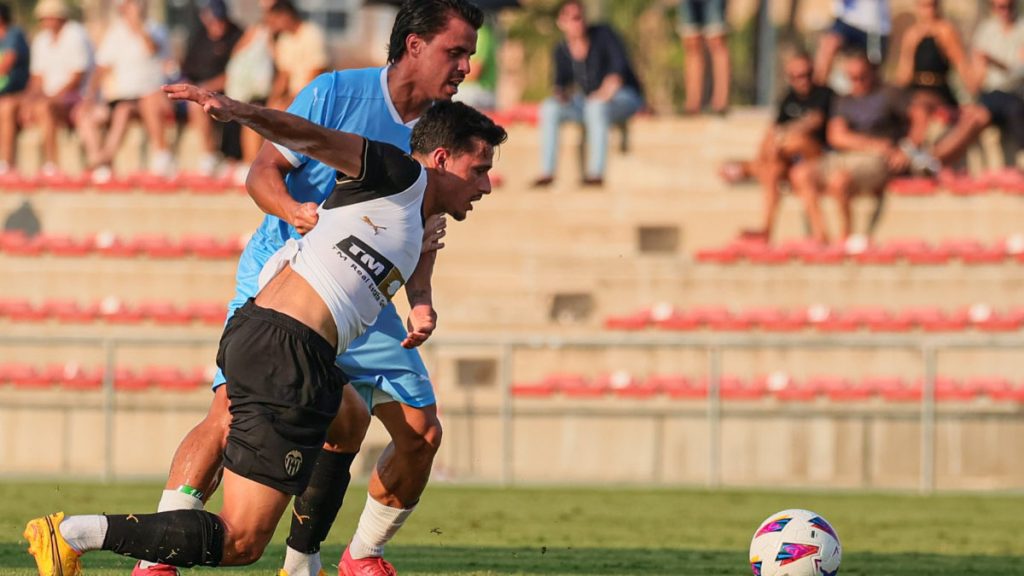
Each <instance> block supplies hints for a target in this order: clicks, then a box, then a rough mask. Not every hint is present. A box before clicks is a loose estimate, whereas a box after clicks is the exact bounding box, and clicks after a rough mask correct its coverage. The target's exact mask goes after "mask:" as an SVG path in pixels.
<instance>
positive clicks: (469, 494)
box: [0, 483, 1024, 576]
mask: <svg viewBox="0 0 1024 576" xmlns="http://www.w3.org/2000/svg"><path fill="white" fill-rule="evenodd" d="M159 490H160V489H159V487H157V486H155V485H137V484H115V485H110V486H105V485H96V484H55V483H33V484H29V483H4V484H0V502H2V503H3V504H2V506H0V575H2V576H8V575H10V576H29V575H32V574H34V571H33V566H34V565H33V563H32V560H31V558H30V557H29V556H28V555H27V554H26V553H25V552H24V548H25V544H24V542H22V541H21V530H22V528H23V526H24V523H25V521H26V520H27V519H29V518H31V517H33V516H38V515H41V514H43V513H47V512H51V511H55V510H65V511H67V512H68V513H72V514H75V513H95V512H108V513H127V512H139V511H147V510H151V509H152V508H153V507H154V505H155V499H156V498H157V497H158V495H159ZM364 494H365V492H364V491H362V490H360V489H355V488H353V490H352V491H350V493H349V502H348V504H347V505H346V506H345V508H344V509H343V511H342V514H341V516H340V517H339V520H338V523H337V525H336V527H335V531H334V532H333V533H332V535H331V538H330V539H329V541H328V542H327V543H326V544H325V546H324V559H325V561H326V562H327V563H329V564H333V563H334V562H336V560H337V557H338V555H339V554H340V552H341V550H342V548H343V542H344V541H346V540H347V539H348V537H349V536H350V534H351V531H352V530H353V529H354V526H355V521H356V518H357V516H358V514H359V512H360V510H361V509H362V502H363V497H364ZM790 507H801V508H809V509H812V510H815V511H817V512H819V513H821V514H823V515H825V516H826V517H827V518H828V519H829V520H830V521H831V522H832V524H833V525H834V526H835V527H836V530H837V531H838V532H839V535H840V537H842V540H843V545H844V554H843V566H842V570H841V572H840V573H841V574H843V575H844V576H854V575H858V576H867V575H871V576H887V575H901V576H903V575H905V576H912V575H913V576H917V575H920V576H925V575H928V576H935V575H945V574H948V575H950V576H953V575H955V576H970V575H986V576H993V575H999V576H1005V575H1016V574H1020V575H1024V538H1022V537H1021V533H1022V526H1024V521H1022V520H1021V518H1022V512H1024V497H1021V496H1015V495H943V496H933V497H919V496H914V495H903V494H864V493H812V494H800V493H796V492H783V493H759V492H747V491H742V492H741V491H721V492H704V491H699V490H638V489H626V488H607V489H577V488H549V489H542V488H517V489H511V490H499V489H492V488H476V487H459V486H444V485H440V486H435V487H432V488H431V489H430V490H429V491H428V493H427V494H426V495H425V496H424V499H423V501H422V504H421V505H420V508H419V509H418V510H417V512H416V513H415V514H414V515H413V516H412V517H411V518H410V520H409V521H408V523H407V524H406V526H405V527H404V528H403V530H402V532H401V533H400V534H399V536H398V538H397V539H396V540H395V542H394V543H392V545H390V546H389V548H388V553H387V555H388V558H389V559H391V560H392V561H393V562H394V563H395V565H396V567H397V568H398V570H399V573H400V574H402V575H403V576H414V575H415V576H426V575H436V576H441V575H444V576H454V575H459V576H470V575H472V576H484V575H496V574H522V575H535V574H537V575H539V574H544V575H554V574H565V575H576V576H583V575H587V576H611V575H633V574H638V575H639V574H655V575H665V576H676V575H690V574H693V575H711V574H729V575H737V576H739V575H744V574H749V573H750V572H749V570H748V569H747V564H746V549H747V545H748V543H749V539H750V536H751V533H752V532H753V530H754V529H755V528H756V527H757V525H758V523H759V522H760V521H761V520H762V519H763V518H764V517H766V516H768V515H769V514H771V513H773V512H775V511H777V510H781V509H783V508H790ZM214 508H216V504H214ZM282 528H283V530H279V531H278V534H277V536H276V537H275V539H274V544H273V545H272V546H271V548H270V549H268V551H267V553H266V554H265V555H264V559H263V560H261V561H260V562H259V563H258V564H256V565H255V566H251V567H248V568H244V569H232V570H228V571H227V573H229V574H254V575H255V574H261V575H273V574H276V570H277V568H278V567H279V562H280V559H281V558H282V557H283V544H282V542H283V540H284V536H285V532H284V530H286V529H287V525H282ZM131 565H132V561H131V560H128V559H125V558H121V557H118V556H115V555H113V554H110V553H106V552H96V553H92V554H89V555H88V556H87V557H86V558H85V559H84V566H85V569H86V574H89V575H95V576H112V575H115V574H116V575H119V576H120V575H127V574H128V572H129V570H130V568H131ZM183 572H184V573H185V574H200V573H202V574H215V573H216V572H215V571H213V570H212V569H202V570H200V569H194V570H184V571H183ZM330 572H331V573H332V575H333V573H334V570H333V569H332V570H330Z"/></svg>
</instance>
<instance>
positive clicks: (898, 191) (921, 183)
mask: <svg viewBox="0 0 1024 576" xmlns="http://www.w3.org/2000/svg"><path fill="white" fill-rule="evenodd" d="M887 191H888V192H889V193H891V194H893V195H896V196H932V195H934V194H935V193H936V192H937V191H938V183H937V182H935V180H933V179H931V178H916V177H910V178H893V179H892V180H891V181H890V182H889V184H888V186H887Z"/></svg>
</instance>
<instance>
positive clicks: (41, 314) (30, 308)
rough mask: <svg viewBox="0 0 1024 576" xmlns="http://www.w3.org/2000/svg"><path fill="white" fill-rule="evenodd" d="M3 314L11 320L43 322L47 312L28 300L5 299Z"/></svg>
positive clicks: (47, 315)
mask: <svg viewBox="0 0 1024 576" xmlns="http://www.w3.org/2000/svg"><path fill="white" fill-rule="evenodd" d="M3 311H4V315H6V316H7V318H8V319H9V320H11V321H12V322H45V321H46V320H47V318H48V317H49V313H48V312H47V311H46V310H44V309H43V307H42V306H35V305H34V304H32V303H31V302H29V301H28V300H21V299H17V300H15V299H12V300H7V301H6V302H5V303H4V306H3Z"/></svg>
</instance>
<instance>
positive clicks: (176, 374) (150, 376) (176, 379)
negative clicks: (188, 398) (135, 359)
mask: <svg viewBox="0 0 1024 576" xmlns="http://www.w3.org/2000/svg"><path fill="white" fill-rule="evenodd" d="M140 378H142V379H143V380H145V381H147V382H148V383H149V385H150V386H153V387H155V388H158V389H160V390H166V391H170V392H184V391H190V390H196V389H198V388H200V387H201V385H202V383H203V381H202V379H200V378H199V377H198V375H197V374H196V373H195V372H194V371H192V372H185V371H183V370H181V369H180V368H177V367H174V366H147V367H145V368H143V369H142V372H141V374H140Z"/></svg>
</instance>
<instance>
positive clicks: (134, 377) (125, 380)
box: [114, 367, 149, 392]
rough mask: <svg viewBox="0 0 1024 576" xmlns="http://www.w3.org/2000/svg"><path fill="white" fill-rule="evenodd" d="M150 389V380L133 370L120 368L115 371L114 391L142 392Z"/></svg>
mask: <svg viewBox="0 0 1024 576" xmlns="http://www.w3.org/2000/svg"><path fill="white" fill-rule="evenodd" d="M148 388H149V380H148V379H146V378H144V377H142V376H140V375H139V374H138V373H137V372H135V371H134V370H132V369H131V368H125V367H120V368H117V369H116V370H115V371H114V389H115V390H118V391H121V392H140V391H143V390H147V389H148Z"/></svg>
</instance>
